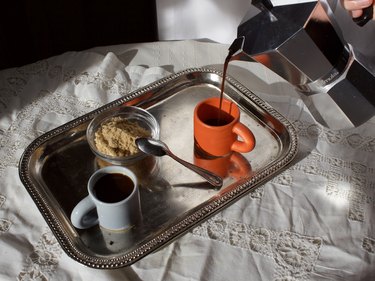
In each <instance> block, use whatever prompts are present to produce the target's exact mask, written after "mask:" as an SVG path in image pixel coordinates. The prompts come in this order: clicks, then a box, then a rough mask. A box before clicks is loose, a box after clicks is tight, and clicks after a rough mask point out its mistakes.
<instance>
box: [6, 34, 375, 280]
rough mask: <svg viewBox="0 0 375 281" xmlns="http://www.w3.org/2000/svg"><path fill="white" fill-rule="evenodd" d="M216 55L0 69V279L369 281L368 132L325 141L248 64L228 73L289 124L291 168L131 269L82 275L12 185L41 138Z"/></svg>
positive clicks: (160, 46)
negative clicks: (293, 142) (296, 144)
mask: <svg viewBox="0 0 375 281" xmlns="http://www.w3.org/2000/svg"><path fill="white" fill-rule="evenodd" d="M227 48H228V46H227V45H222V44H215V43H203V42H196V41H175V42H157V43H143V44H128V45H117V46H108V47H101V48H95V49H92V50H88V51H83V52H69V53H65V54H61V55H59V56H56V57H52V58H49V59H47V60H43V61H39V62H37V63H35V64H31V65H27V66H24V67H20V68H13V69H7V70H2V71H0V159H1V161H0V279H1V280H15V279H16V280H59V281H61V280H152V281H159V280H160V281H161V280H215V281H216V280H223V281H224V280H272V281H282V280H289V281H292V280H293V281H297V280H361V281H363V280H374V278H375V229H374V225H375V217H374V212H375V191H374V186H375V125H374V121H373V120H370V121H368V122H367V123H366V124H364V125H362V126H360V127H358V128H355V129H348V130H341V131H335V130H331V129H327V128H324V127H322V126H321V125H319V124H318V123H316V122H315V120H314V119H313V117H312V116H311V114H310V112H309V110H308V108H307V107H306V106H305V104H304V103H303V101H302V100H301V99H300V97H299V95H298V94H297V93H296V92H295V91H294V90H293V88H292V87H291V86H290V85H288V84H287V83H286V82H285V81H283V80H281V78H280V77H278V76H276V75H275V74H273V73H271V72H270V71H268V70H267V69H265V68H264V67H263V66H261V65H258V64H256V63H249V62H247V63H245V62H233V63H231V65H230V67H229V69H228V74H229V75H230V76H232V77H233V78H235V79H237V80H238V81H239V82H241V83H242V84H244V85H245V86H246V87H248V88H249V89H251V90H253V91H254V92H255V93H256V94H257V95H259V96H260V97H261V98H262V99H263V100H265V101H267V102H268V103H270V104H271V105H272V106H273V107H274V108H275V109H277V110H278V111H279V112H280V113H281V114H283V115H284V116H285V117H287V118H288V119H289V120H290V121H291V123H292V124H293V125H294V126H295V128H296V130H297V132H298V135H299V139H300V148H299V154H298V156H297V159H296V161H294V162H293V163H292V165H291V166H290V167H289V168H288V169H286V170H285V171H283V172H282V173H280V174H279V175H277V176H276V177H274V178H273V179H270V180H269V182H267V183H265V184H264V185H262V186H260V187H259V188H257V189H256V190H255V191H254V192H252V193H250V194H248V195H246V196H244V197H243V198H241V199H240V200H238V201H237V202H235V203H234V204H232V205H231V206H229V207H228V208H226V209H224V210H223V211H222V212H220V213H218V214H217V215H215V216H213V217H212V218H210V219H208V220H207V221H205V222H203V223H202V224H200V225H197V226H196V227H195V228H194V229H192V230H191V231H189V232H188V233H186V234H185V235H183V236H182V237H180V238H178V239H176V240H175V241H173V242H172V243H171V244H169V245H167V246H166V247H164V248H163V249H160V250H159V251H157V252H155V253H152V254H150V255H148V256H146V257H145V258H143V259H141V260H139V261H138V262H136V263H134V264H133V265H132V266H130V267H127V268H122V269H116V270H97V269H92V268H87V267H84V266H83V265H81V264H80V263H78V262H76V261H74V260H72V259H71V258H69V257H68V256H67V255H66V253H65V252H64V251H63V250H62V248H61V247H60V246H59V244H58V243H57V241H56V239H55V237H54V236H53V234H52V232H51V230H50V229H49V227H48V225H47V223H46V222H45V221H44V219H43V217H42V216H41V214H40V212H39V211H38V209H37V207H36V205H35V204H34V202H33V200H32V199H31V197H30V196H29V195H28V193H27V191H26V189H25V188H24V186H23V185H22V183H21V182H20V180H19V176H18V161H19V159H20V157H21V155H22V153H23V151H24V150H25V148H26V147H27V145H28V144H29V143H30V142H31V141H33V140H34V139H35V138H37V137H38V136H40V135H41V134H43V133H45V132H47V131H49V130H51V129H53V128H55V127H57V126H59V125H62V124H64V123H66V122H68V121H70V120H73V119H74V118H77V117H79V116H81V115H83V114H85V113H87V112H90V111H92V110H94V109H96V108H98V107H99V106H101V105H104V104H106V103H108V102H111V101H113V100H115V99H117V98H120V97H122V96H124V95H126V94H128V93H129V92H131V91H133V90H135V89H137V88H139V87H141V86H144V85H147V84H148V83H150V82H153V81H155V80H158V79H160V78H162V77H165V76H167V75H169V74H171V73H175V72H178V71H180V70H184V69H186V68H192V67H211V68H214V69H219V70H221V69H222V63H223V61H224V59H225V56H226V54H227Z"/></svg>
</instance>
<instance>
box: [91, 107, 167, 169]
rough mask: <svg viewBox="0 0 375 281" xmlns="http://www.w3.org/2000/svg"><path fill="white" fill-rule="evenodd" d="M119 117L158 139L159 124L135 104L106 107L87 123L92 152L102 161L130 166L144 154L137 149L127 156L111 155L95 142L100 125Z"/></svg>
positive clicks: (144, 155) (144, 156) (142, 157)
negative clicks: (100, 148)
mask: <svg viewBox="0 0 375 281" xmlns="http://www.w3.org/2000/svg"><path fill="white" fill-rule="evenodd" d="M115 117H120V118H122V119H124V120H127V121H131V122H134V123H136V124H138V126H140V127H142V128H144V129H145V130H147V131H148V132H149V133H150V135H151V137H152V138H154V139H159V134H160V126H159V123H158V122H157V120H156V119H155V117H154V116H153V115H152V114H151V113H149V112H148V111H146V110H144V109H142V108H139V107H135V106H118V107H115V108H111V109H108V110H106V111H104V112H102V113H100V114H99V115H98V116H96V117H95V118H94V119H93V120H92V121H91V122H90V124H89V125H88V127H87V130H86V137H87V142H88V144H89V146H90V149H91V150H92V152H93V153H94V154H95V155H96V156H97V157H98V158H99V159H100V160H102V161H100V162H103V161H104V162H107V163H110V164H114V165H123V166H132V165H134V164H135V163H136V162H139V161H140V160H142V159H144V158H146V156H147V155H146V154H145V153H143V152H141V151H138V152H137V153H135V154H133V155H129V156H112V155H107V154H104V153H103V152H101V151H99V150H98V148H97V146H96V144H95V133H96V132H97V131H98V130H99V129H100V127H101V126H102V125H103V124H105V123H106V122H108V121H110V120H111V119H112V118H115Z"/></svg>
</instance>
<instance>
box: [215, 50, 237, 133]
mask: <svg viewBox="0 0 375 281" xmlns="http://www.w3.org/2000/svg"><path fill="white" fill-rule="evenodd" d="M232 55H233V53H232V52H231V50H229V53H228V55H227V57H226V58H225V61H224V67H223V79H222V81H221V88H220V102H219V116H218V117H217V126H220V124H223V121H221V119H222V118H223V116H222V110H221V107H222V105H223V96H224V86H225V77H226V76H227V68H228V64H229V61H230V59H231V57H232Z"/></svg>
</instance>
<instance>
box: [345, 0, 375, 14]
mask: <svg viewBox="0 0 375 281" xmlns="http://www.w3.org/2000/svg"><path fill="white" fill-rule="evenodd" d="M371 4H373V0H342V5H343V7H344V8H345V9H346V10H348V11H355V10H362V9H363V8H367V7H368V6H370V5H371ZM356 13H358V12H356Z"/></svg>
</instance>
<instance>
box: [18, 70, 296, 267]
mask: <svg viewBox="0 0 375 281" xmlns="http://www.w3.org/2000/svg"><path fill="white" fill-rule="evenodd" d="M197 72H199V73H212V74H216V75H219V76H220V77H222V76H223V74H222V72H221V71H218V70H214V69H210V68H188V69H185V70H182V71H179V72H177V73H175V74H172V75H170V76H167V77H164V78H162V79H160V80H158V81H155V82H153V83H151V84H149V85H147V86H144V87H142V88H139V89H137V90H135V91H133V92H131V93H129V94H127V95H125V96H123V97H121V98H119V99H116V100H114V101H112V102H110V103H108V104H106V105H103V106H101V107H99V108H97V109H95V110H93V111H91V112H89V113H86V114H84V115H82V116H81V117H78V118H76V119H74V120H72V121H70V122H67V123H65V124H64V125H61V126H59V127H57V128H55V129H53V130H51V131H49V132H47V133H45V134H43V135H41V136H39V137H38V138H36V139H35V140H34V141H32V142H31V143H30V144H29V145H28V146H27V148H26V149H25V151H24V153H23V155H22V156H21V158H20V162H19V177H20V179H21V182H22V183H23V184H24V186H25V188H26V189H27V191H28V192H29V194H30V196H31V198H32V199H33V201H34V203H35V204H36V206H37V207H38V209H39V211H40V212H41V214H42V216H43V217H44V219H45V220H46V222H47V224H48V225H49V227H50V228H51V230H52V232H53V233H54V235H55V237H56V239H57V240H58V242H59V244H60V245H61V247H62V248H63V249H64V251H65V252H66V253H67V255H69V256H70V257H71V258H73V259H74V260H76V261H78V262H80V263H81V264H84V265H86V266H88V267H92V268H99V269H116V268H121V267H124V266H128V265H130V264H132V263H134V262H136V261H138V260H139V259H141V258H143V257H144V256H146V255H148V254H149V253H151V252H154V251H155V250H157V249H159V248H161V247H162V246H164V245H165V244H167V243H169V242H171V241H172V240H173V239H175V238H176V237H178V236H180V235H182V234H184V233H185V232H187V231H188V230H190V229H191V228H192V227H194V225H196V224H198V223H200V222H202V221H203V220H204V219H207V218H208V217H210V216H212V215H214V214H216V213H217V212H219V211H220V210H222V209H223V208H224V207H225V206H227V205H228V204H230V203H231V202H233V201H235V200H238V199H239V198H241V197H242V196H243V195H244V194H246V193H247V192H249V191H250V190H251V189H252V188H255V187H256V186H259V184H261V183H263V182H264V181H266V180H267V179H268V178H269V177H270V175H273V174H274V173H276V172H277V171H279V170H280V169H282V168H285V167H286V166H287V165H288V164H290V162H292V160H293V159H294V157H295V156H296V154H297V152H298V135H297V132H296V130H295V128H294V127H293V125H292V124H291V123H290V122H289V121H288V120H287V119H286V118H285V117H284V116H283V115H281V114H280V113H279V112H278V111H276V110H275V109H274V108H273V107H271V106H270V105H269V104H268V103H266V102H264V101H263V100H262V99H260V98H259V97H258V96H256V95H255V94H254V93H252V92H251V91H250V90H249V89H247V88H246V87H244V86H243V85H242V84H240V83H239V82H238V81H237V80H235V79H234V78H232V77H231V76H229V75H227V76H226V80H227V81H228V82H229V83H231V84H233V85H234V86H235V87H236V88H237V89H239V91H240V92H241V93H243V94H245V95H246V96H247V97H248V98H250V99H251V100H252V101H253V102H254V103H256V104H257V105H258V106H259V107H261V108H262V109H264V110H265V111H267V112H268V113H269V114H270V115H272V116H273V117H274V118H275V119H277V120H278V121H279V122H280V123H282V125H283V126H284V127H285V129H286V131H287V133H288V134H289V137H290V144H289V147H288V149H287V152H286V155H285V156H284V157H283V158H282V159H276V160H277V161H273V162H272V163H271V164H270V165H268V166H267V169H265V168H264V169H263V170H261V171H260V172H259V173H257V174H256V175H255V176H254V177H252V178H251V179H249V180H248V181H246V182H244V183H240V184H239V185H237V186H236V188H234V189H233V190H231V191H229V192H227V193H225V194H223V195H221V196H218V197H217V198H214V199H212V200H210V202H209V203H208V204H207V205H205V206H204V207H203V208H200V209H197V210H194V212H193V213H191V214H189V215H187V216H186V217H185V218H183V219H182V220H180V221H178V222H174V223H173V225H172V226H171V227H170V228H168V229H166V230H165V231H163V232H161V233H158V234H157V235H156V236H155V237H154V238H152V239H151V240H149V241H147V242H146V243H144V244H142V245H141V246H140V247H138V248H136V249H134V250H132V251H130V252H128V253H125V254H124V255H117V256H113V257H110V258H108V257H104V256H103V257H100V256H96V257H94V256H90V255H88V254H86V253H84V252H82V251H81V250H79V249H77V248H76V247H75V246H74V242H73V241H72V240H71V238H70V237H68V236H67V235H66V234H65V233H64V227H63V226H62V225H61V223H60V221H59V220H57V219H56V218H55V215H54V213H53V211H52V209H51V207H50V206H49V204H48V202H46V200H45V198H43V196H42V195H41V194H40V191H39V190H38V187H37V186H36V185H34V183H33V181H32V179H31V176H30V174H29V173H28V164H29V162H30V160H31V159H30V158H31V156H32V155H33V153H34V151H35V150H36V149H37V148H38V147H39V146H40V145H42V144H43V143H45V142H46V141H48V140H49V139H51V138H53V137H54V136H56V135H59V134H61V133H62V132H64V131H66V130H69V129H72V128H74V127H77V126H78V125H80V124H82V123H84V122H86V121H88V120H90V119H92V118H93V117H94V116H96V115H97V114H99V113H100V112H102V111H105V110H108V109H110V108H112V107H115V106H117V105H120V104H122V103H124V102H128V101H130V100H132V99H134V98H136V97H138V96H141V95H143V94H144V93H146V92H148V91H150V90H152V89H154V88H157V87H160V86H162V85H164V84H167V83H169V82H170V81H173V80H175V79H177V78H178V77H180V76H183V75H188V74H191V73H197Z"/></svg>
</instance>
